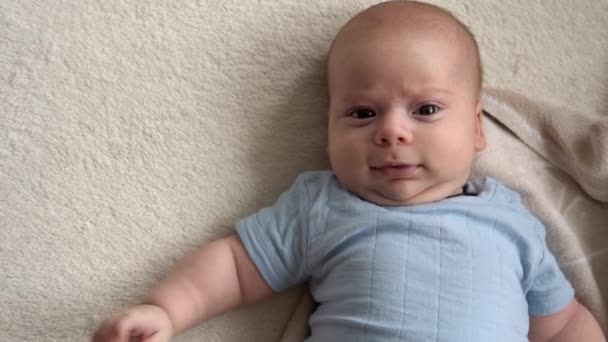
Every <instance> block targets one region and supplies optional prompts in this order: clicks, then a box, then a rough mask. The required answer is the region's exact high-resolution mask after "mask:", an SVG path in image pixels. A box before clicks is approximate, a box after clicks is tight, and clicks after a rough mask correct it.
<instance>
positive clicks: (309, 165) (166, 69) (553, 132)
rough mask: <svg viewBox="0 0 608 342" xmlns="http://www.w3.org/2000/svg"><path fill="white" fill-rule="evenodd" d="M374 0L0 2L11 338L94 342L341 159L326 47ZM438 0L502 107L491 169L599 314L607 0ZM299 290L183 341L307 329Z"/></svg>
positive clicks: (607, 294) (493, 103)
mask: <svg viewBox="0 0 608 342" xmlns="http://www.w3.org/2000/svg"><path fill="white" fill-rule="evenodd" d="M375 2H376V1H374V0H348V1H337V0H336V1H326V0H311V1H294V0H277V1H274V0H273V1H271V0H259V1H258V0H243V1H240V0H239V1H237V0H228V1H221V2H220V1H212V0H188V1H186V0H184V1H161V0H152V1H144V2H142V1H137V0H102V1H97V0H83V1H70V2H68V1H60V0H57V1H34V0H22V1H10V0H0V61H1V63H0V341H85V340H86V339H87V336H89V334H90V333H91V331H92V330H93V329H94V327H95V326H96V325H97V324H98V323H99V322H100V320H101V319H103V318H105V317H107V316H108V315H109V314H110V313H112V312H115V311H116V310H118V309H120V308H122V307H124V306H126V305H129V304H133V303H136V302H137V301H138V300H140V299H141V297H142V296H143V294H144V293H145V292H146V290H147V289H148V288H149V287H150V286H152V285H153V284H154V283H156V282H157V281H158V279H159V278H160V277H162V275H163V274H164V273H165V272H166V271H167V270H168V269H169V267H170V265H171V264H172V263H174V262H175V260H177V259H178V258H180V257H181V256H183V255H184V254H186V253H187V252H188V251H190V250H192V249H193V248H196V246H198V245H200V244H201V243H203V242H204V241H207V240H209V239H212V238H215V237H218V236H221V235H223V234H226V233H228V232H230V231H232V229H233V228H232V227H233V223H234V221H235V220H237V219H238V218H239V217H242V216H244V215H247V214H249V213H252V212H254V211H255V210H256V209H258V208H260V206H263V205H267V204H270V203H272V201H273V200H274V199H275V198H276V196H277V195H278V194H279V193H280V192H281V191H283V190H284V189H285V188H286V187H287V186H288V185H289V184H290V183H291V181H292V180H293V178H294V177H295V176H296V175H297V174H298V173H300V172H302V171H304V170H309V169H318V168H325V167H327V161H326V157H325V153H324V146H325V137H326V129H325V118H324V115H323V113H324V112H325V109H326V105H327V103H326V97H325V81H324V71H323V61H324V56H325V52H326V50H327V48H328V46H329V43H330V41H331V38H332V36H333V35H334V34H335V32H336V30H337V29H338V28H339V27H340V26H341V25H342V24H343V23H344V22H345V20H347V18H348V17H350V16H351V15H352V14H354V13H356V12H357V11H359V10H360V9H362V8H364V7H367V6H368V5H370V4H372V3H375ZM433 2H435V3H438V4H441V5H444V6H445V7H447V8H449V9H451V10H452V11H454V12H455V13H456V14H457V15H458V16H459V17H461V18H462V19H463V20H464V21H465V22H467V23H468V24H469V25H470V26H471V28H472V30H473V31H474V32H475V34H476V36H477V37H478V40H479V43H480V45H481V49H482V53H483V59H484V61H485V69H486V89H487V91H486V97H485V101H486V108H487V109H488V111H489V112H490V113H492V115H493V117H494V118H495V119H490V118H486V120H485V127H486V134H487V135H488V139H489V143H490V146H489V148H488V149H487V150H486V151H485V152H484V153H483V154H481V155H480V157H479V159H478V162H477V166H476V169H475V175H476V177H480V176H483V175H485V174H491V175H493V176H495V177H496V178H499V179H502V180H503V181H505V182H507V183H508V184H510V185H511V186H512V187H514V188H515V189H517V190H519V191H520V192H521V193H522V195H523V196H524V197H525V199H526V202H527V203H528V204H529V206H530V208H531V209H532V210H533V211H534V212H536V213H537V214H538V215H539V216H540V217H541V218H542V219H543V220H544V221H545V223H546V224H547V226H548V232H549V235H548V239H549V243H550V245H551V247H552V248H553V251H554V252H555V254H556V255H557V256H558V259H559V261H560V262H561V264H562V267H563V268H564V271H565V272H566V274H567V275H568V277H569V278H570V279H571V280H572V282H573V283H574V285H575V287H576V289H577V292H578V296H579V298H580V299H581V301H583V302H584V303H585V304H587V306H589V307H590V308H591V309H592V310H593V312H594V313H595V314H596V316H598V317H599V318H600V319H601V320H602V322H603V326H604V328H606V327H607V320H606V312H605V310H606V308H607V307H608V303H607V300H606V298H608V276H607V275H606V269H607V266H608V251H607V249H606V248H608V231H606V229H607V228H608V227H607V226H608V204H607V202H608V198H607V197H608V175H607V173H608V171H607V168H608V166H607V156H608V151H607V146H608V133H607V128H608V127H607V126H608V124H607V120H608V116H606V110H607V109H608V95H607V94H608V70H607V69H606V68H607V67H608V65H607V64H606V61H608V24H607V22H606V19H605V18H606V15H607V14H608V2H607V1H605V0H586V1H579V2H572V1H570V0H555V1H551V2H540V1H534V2H530V1H525V0H512V1H508V2H505V1H500V0H471V1H457V2H456V1H450V0H436V1H433ZM302 293H303V292H302V289H295V290H292V291H289V292H288V293H286V294H281V295H278V296H276V297H274V298H272V299H270V300H269V301H266V302H264V303H261V304H258V305H254V306H250V307H247V308H243V309H240V310H237V311H235V312H231V313H228V314H225V315H223V316H221V317H218V318H216V319H213V320H211V321H209V322H206V323H204V324H201V325H200V326H198V327H197V328H195V329H193V330H191V331H190V332H188V333H187V334H185V335H183V336H182V337H180V338H178V339H177V340H178V341H277V340H280V339H281V336H284V340H293V338H294V337H295V338H296V339H297V337H301V336H302V334H304V330H305V327H306V317H307V314H308V312H309V310H310V301H309V299H306V297H302ZM302 298H303V299H302ZM299 302H300V303H299Z"/></svg>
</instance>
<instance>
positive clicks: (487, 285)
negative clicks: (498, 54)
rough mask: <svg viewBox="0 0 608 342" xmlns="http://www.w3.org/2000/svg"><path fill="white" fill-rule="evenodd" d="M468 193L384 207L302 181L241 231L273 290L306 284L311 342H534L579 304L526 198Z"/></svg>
mask: <svg viewBox="0 0 608 342" xmlns="http://www.w3.org/2000/svg"><path fill="white" fill-rule="evenodd" d="M468 185H469V186H467V187H466V188H467V189H473V188H474V189H479V190H477V191H469V192H468V193H466V194H463V195H458V196H454V197H451V198H446V199H443V200H441V201H439V202H435V203H426V204H419V205H413V206H405V207H382V206H379V205H376V204H373V203H370V202H367V201H365V200H362V199H361V198H359V197H358V196H356V195H354V194H352V193H350V192H349V191H347V190H346V189H345V188H344V187H343V186H342V185H341V184H340V183H339V182H338V180H337V178H336V176H335V175H334V173H333V172H331V171H317V172H306V173H303V174H301V175H300V176H298V178H297V179H296V180H295V181H294V183H293V185H292V186H291V187H290V188H289V190H287V191H286V192H284V193H283V194H282V195H281V196H280V198H279V199H278V200H277V201H276V203H274V204H273V205H272V206H269V207H266V208H264V209H262V210H260V211H258V212H257V213H255V214H254V215H251V216H249V217H247V218H245V219H243V220H241V221H239V223H238V224H237V228H236V229H237V232H238V234H239V236H240V238H241V240H242V241H243V244H244V245H245V248H246V249H247V252H248V253H249V255H250V256H251V258H252V260H253V262H254V263H255V264H256V266H257V267H258V269H259V270H260V273H261V274H262V276H263V277H264V279H266V281H267V282H268V284H269V285H270V286H271V287H272V288H273V289H275V290H276V289H278V290H281V289H284V288H288V287H291V286H294V285H296V284H299V283H302V282H304V281H309V288H310V292H311V294H312V296H313V298H314V299H315V300H316V301H317V302H319V303H320V304H319V307H318V308H317V310H316V311H315V312H314V313H313V314H312V316H311V317H310V320H309V322H310V331H311V336H310V338H307V339H306V340H305V341H307V342H308V341H310V342H313V341H370V342H371V341H392V340H398V341H450V342H456V341H508V342H516V341H528V328H529V318H528V315H529V314H533V315H549V314H552V313H556V312H558V311H560V310H562V309H563V308H564V307H566V305H568V304H569V303H570V302H571V301H572V299H573V295H574V291H573V289H572V286H571V285H570V284H569V282H568V281H567V280H566V279H565V277H564V275H563V273H562V272H561V271H560V269H559V266H558V265H557V263H556V261H555V258H554V257H553V255H552V254H551V252H550V251H549V250H548V248H547V246H546V243H545V227H544V226H543V224H542V223H541V222H540V221H539V220H538V219H537V218H536V217H534V216H533V215H531V213H530V211H529V210H528V209H526V208H525V207H524V206H523V204H522V202H521V197H520V195H519V194H517V193H516V192H514V191H512V190H511V189H509V188H508V187H506V186H504V184H502V183H500V182H498V181H496V180H495V179H493V178H485V179H484V180H483V182H481V183H480V184H477V185H476V186H474V187H473V186H472V185H471V184H470V183H469V184H468Z"/></svg>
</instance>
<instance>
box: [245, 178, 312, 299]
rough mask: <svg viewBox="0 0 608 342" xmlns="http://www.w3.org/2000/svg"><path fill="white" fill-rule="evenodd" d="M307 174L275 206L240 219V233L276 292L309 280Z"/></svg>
mask: <svg viewBox="0 0 608 342" xmlns="http://www.w3.org/2000/svg"><path fill="white" fill-rule="evenodd" d="M306 183H307V177H306V175H301V176H299V177H298V178H297V179H296V180H295V182H294V183H293V185H292V186H291V187H290V188H289V189H288V190H287V191H286V192H284V193H283V194H282V195H281V196H280V197H279V199H278V200H277V201H276V203H275V204H274V205H272V206H270V207H267V208H264V209H262V210H260V211H259V212H257V213H255V214H253V215H251V216H249V217H246V218H244V219H242V220H240V221H239V222H238V223H237V225H236V230H237V234H238V235H239V237H240V238H241V240H242V241H243V245H244V246H245V249H246V250H247V253H248V254H249V257H250V258H251V259H252V260H253V262H254V263H255V265H256V266H257V268H258V270H259V271H260V273H261V274H262V276H263V277H264V279H265V280H266V282H267V283H268V285H270V287H271V288H272V289H273V290H275V291H277V292H278V291H282V290H285V289H287V288H289V287H291V286H294V285H296V284H299V283H301V282H304V281H306V280H307V278H308V276H309V272H308V267H307V254H308V213H309V211H310V209H309V208H310V203H309V202H310V200H309V196H308V190H307V186H306Z"/></svg>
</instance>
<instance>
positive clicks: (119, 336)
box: [93, 312, 154, 342]
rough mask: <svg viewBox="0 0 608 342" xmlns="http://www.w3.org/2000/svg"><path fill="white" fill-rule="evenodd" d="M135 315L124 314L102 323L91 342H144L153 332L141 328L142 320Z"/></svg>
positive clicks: (130, 313)
mask: <svg viewBox="0 0 608 342" xmlns="http://www.w3.org/2000/svg"><path fill="white" fill-rule="evenodd" d="M138 316H141V315H138V314H137V313H132V312H125V313H122V314H120V315H118V316H117V317H114V318H112V319H110V320H109V321H106V322H104V323H103V324H102V325H101V327H100V328H99V329H98V330H97V332H96V333H95V335H94V336H93V342H131V341H146V340H145V338H146V337H147V336H151V335H153V333H154V331H152V332H151V333H150V332H146V331H145V329H143V328H142V323H143V322H142V318H141V317H138Z"/></svg>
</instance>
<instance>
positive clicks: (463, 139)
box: [328, 1, 486, 206]
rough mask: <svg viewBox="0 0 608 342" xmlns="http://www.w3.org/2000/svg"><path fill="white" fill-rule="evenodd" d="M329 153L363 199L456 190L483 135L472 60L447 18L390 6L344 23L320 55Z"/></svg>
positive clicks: (390, 202)
mask: <svg viewBox="0 0 608 342" xmlns="http://www.w3.org/2000/svg"><path fill="white" fill-rule="evenodd" d="M328 82H329V97H330V108H329V142H328V152H329V157H330V161H331V165H332V168H333V170H334V172H335V173H336V175H337V177H338V179H339V180H340V181H341V183H342V184H344V186H346V187H347V188H348V189H349V190H350V191H352V192H354V193H356V194H357V195H359V196H360V197H362V198H363V199H365V200H368V201H370V202H373V203H376V204H379V205H387V206H398V205H412V204H420V203H427V202H434V201H438V200H441V199H443V198H446V197H449V196H452V195H456V194H459V193H461V192H462V187H463V186H464V184H465V183H466V181H467V179H468V177H469V174H470V171H471V166H472V163H473V159H474V156H475V153H476V152H477V151H481V150H483V149H484V148H485V145H486V142H485V137H484V135H483V132H482V126H481V118H482V114H481V112H482V106H481V101H480V91H481V83H482V71H481V61H480V57H479V51H478V47H477V43H476V42H475V39H474V38H473V36H472V34H471V33H470V32H469V31H468V29H467V28H466V27H465V26H464V25H463V24H462V23H460V22H459V21H458V20H457V19H456V18H455V17H453V16H452V15H451V14H450V13H449V12H447V11H445V10H443V9H440V8H438V7H435V6H432V5H429V4H424V3H419V2H414V1H391V2H385V3H382V4H379V5H376V6H373V7H371V8H369V9H367V10H365V11H363V12H361V13H359V14H358V15H356V16H355V17H354V18H352V19H351V20H350V21H349V22H348V23H347V24H346V25H345V26H344V27H343V28H342V29H341V30H340V32H339V33H338V35H337V37H336V38H335V40H334V42H333V45H332V47H331V50H330V53H329V57H328Z"/></svg>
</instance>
